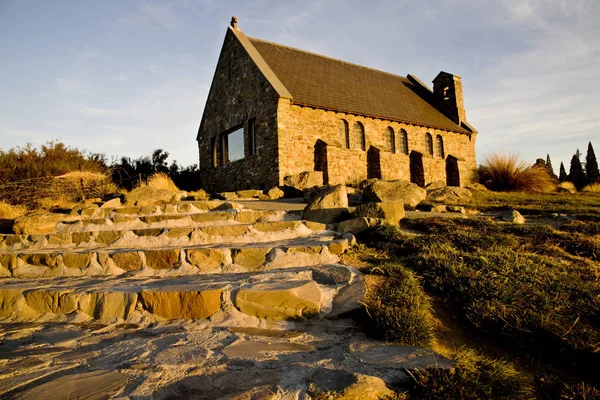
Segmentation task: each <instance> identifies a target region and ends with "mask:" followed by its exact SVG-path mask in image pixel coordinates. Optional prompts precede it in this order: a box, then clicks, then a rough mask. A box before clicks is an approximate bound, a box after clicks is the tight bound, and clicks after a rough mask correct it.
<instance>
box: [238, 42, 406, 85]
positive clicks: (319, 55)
mask: <svg viewBox="0 0 600 400" xmlns="http://www.w3.org/2000/svg"><path fill="white" fill-rule="evenodd" d="M246 37H247V38H248V39H249V40H250V41H253V40H255V41H257V42H263V43H267V44H271V45H275V46H279V47H284V48H286V49H290V50H295V51H299V52H301V53H306V54H310V55H311V56H317V57H321V58H325V59H327V60H332V61H337V62H339V63H342V64H347V65H351V66H353V67H358V68H363V69H366V70H369V71H374V72H378V73H381V74H386V75H391V76H393V77H394V78H400V79H404V80H407V81H408V80H409V79H408V78H407V77H406V76H402V75H397V74H393V73H391V72H387V71H382V70H380V69H376V68H371V67H367V66H364V65H360V64H356V63H352V62H350V61H344V60H340V59H339V58H333V57H329V56H326V55H323V54H319V53H313V52H312V51H307V50H303V49H299V48H297V47H292V46H286V45H284V44H281V43H275V42H271V41H270V40H264V39H259V38H256V37H252V36H246Z"/></svg>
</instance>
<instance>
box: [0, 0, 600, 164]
mask: <svg viewBox="0 0 600 400" xmlns="http://www.w3.org/2000/svg"><path fill="white" fill-rule="evenodd" d="M232 15H236V16H237V17H238V19H239V23H238V27H239V28H240V29H241V30H242V31H244V33H246V35H248V36H253V37H258V38H261V39H264V40H269V41H273V42H277V43H281V44H285V45H288V46H292V47H297V48H301V49H303V50H307V51H311V52H315V53H319V54H324V55H327V56H329V57H333V58H337V59H341V60H345V61H349V62H353V63H357V64H361V65H365V66H368V67H372V68H376V69H380V70H383V71H387V72H391V73H394V74H398V75H404V76H405V75H407V74H413V75H416V76H418V77H419V78H420V79H421V80H422V81H424V82H426V83H429V84H430V85H431V83H430V82H431V81H432V80H433V78H435V76H436V75H437V74H438V73H439V72H440V71H442V70H443V71H446V72H450V73H453V74H456V75H459V76H461V77H462V83H463V96H464V101H465V108H466V113H467V119H468V121H469V123H470V124H471V125H473V126H474V127H475V128H476V129H477V130H478V131H479V135H478V137H477V144H476V151H477V158H478V161H479V162H482V161H483V160H484V159H485V157H486V156H487V155H489V154H490V153H491V152H492V151H497V152H505V153H508V152H516V153H519V155H520V157H521V158H522V159H523V160H524V161H527V162H531V163H533V162H534V161H535V159H536V158H540V157H541V158H545V157H546V154H550V157H551V159H552V163H553V165H554V169H555V172H556V173H558V167H559V164H560V162H561V161H563V162H564V163H565V166H566V167H567V172H568V167H569V162H570V159H571V157H572V155H573V153H574V152H575V150H576V149H578V148H579V149H580V151H581V152H582V153H583V155H584V156H585V152H586V149H587V144H588V142H589V141H591V142H592V143H593V144H594V145H595V146H596V152H597V153H598V152H600V40H599V39H600V23H599V22H598V21H600V1H599V0H494V1H491V0H422V1H414V0H372V1H366V0H365V1H359V0H302V1H283V0H256V1H252V0H246V1H226V0H221V1H219V0H214V1H213V0H172V1H168V0H153V1H150V0H149V1H141V0H125V1H124V0H102V1H94V0H53V1H48V0H0V149H3V150H8V149H10V148H12V147H15V146H24V145H25V144H26V143H32V144H33V145H34V146H39V145H41V144H42V143H45V142H46V141H48V140H53V139H60V140H62V141H63V142H64V143H66V144H67V145H69V146H73V147H77V148H81V149H85V150H87V151H90V152H94V153H105V154H106V155H107V157H108V158H109V160H110V159H111V158H112V157H115V156H127V157H134V158H137V157H139V156H142V155H150V154H151V152H152V150H154V149H157V148H161V149H164V150H166V151H168V152H169V153H170V157H169V160H170V161H173V160H176V161H177V162H178V163H179V164H182V165H184V166H186V165H190V164H195V163H197V159H198V150H197V145H196V141H195V139H196V133H197V130H198V126H199V123H200V119H201V117H202V112H203V109H204V104H205V102H206V97H207V95H208V90H209V88H210V84H211V81H212V76H213V74H214V70H215V67H216V64H217V59H218V56H219V52H220V49H221V45H222V43H223V38H224V36H225V32H226V29H227V26H228V24H229V21H230V19H231V16H232Z"/></svg>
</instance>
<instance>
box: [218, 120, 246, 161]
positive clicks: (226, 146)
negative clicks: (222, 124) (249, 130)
mask: <svg viewBox="0 0 600 400" xmlns="http://www.w3.org/2000/svg"><path fill="white" fill-rule="evenodd" d="M222 146H223V164H227V163H230V162H233V161H237V160H241V159H243V158H244V150H245V147H244V127H243V126H239V127H237V128H234V129H233V130H232V131H230V132H229V133H225V134H224V135H223V139H222Z"/></svg>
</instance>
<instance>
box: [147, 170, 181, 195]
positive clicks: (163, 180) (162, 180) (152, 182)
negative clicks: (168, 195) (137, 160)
mask: <svg viewBox="0 0 600 400" xmlns="http://www.w3.org/2000/svg"><path fill="white" fill-rule="evenodd" d="M148 186H150V187H152V188H155V189H165V190H171V191H173V192H178V191H179V188H178V187H177V185H175V183H174V182H173V180H172V179H171V178H169V175H167V174H165V173H164V172H157V173H155V174H153V175H152V176H151V177H150V178H148Z"/></svg>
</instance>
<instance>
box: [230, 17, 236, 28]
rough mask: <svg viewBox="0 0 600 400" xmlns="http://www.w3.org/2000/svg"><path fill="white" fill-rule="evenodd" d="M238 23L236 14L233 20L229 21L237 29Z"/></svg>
mask: <svg viewBox="0 0 600 400" xmlns="http://www.w3.org/2000/svg"><path fill="white" fill-rule="evenodd" d="M237 23H238V18H237V17H236V16H235V15H234V16H233V17H231V22H230V23H229V25H231V27H232V28H233V29H237V28H238V27H237Z"/></svg>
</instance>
